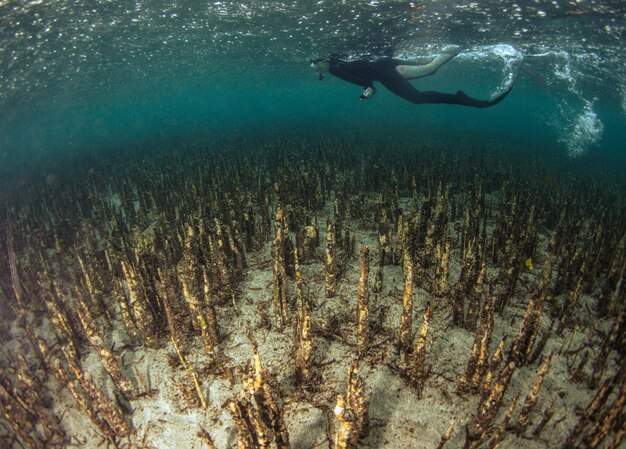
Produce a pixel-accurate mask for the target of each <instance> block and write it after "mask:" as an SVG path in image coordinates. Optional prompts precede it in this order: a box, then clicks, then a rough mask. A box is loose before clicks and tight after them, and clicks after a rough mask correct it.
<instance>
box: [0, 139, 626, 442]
mask: <svg viewBox="0 0 626 449" xmlns="http://www.w3.org/2000/svg"><path fill="white" fill-rule="evenodd" d="M560 162H561V165H558V164H555V163H553V164H552V165H549V164H547V163H546V162H544V161H543V160H542V159H541V158H537V157H535V156H533V154H532V153H529V154H528V155H524V157H520V156H519V155H515V154H510V153H507V152H506V151H503V150H499V149H493V150H483V151H477V150H475V149H448V148H422V149H416V148H406V149H405V148H397V149H391V148H387V147H380V146H375V145H369V146H368V145H365V146H364V145H357V144H356V143H347V142H344V141H341V142H338V141H333V140H328V141H324V142H303V143H292V142H279V143H276V144H271V145H270V144H268V145H263V146H261V145H259V144H254V143H252V142H242V143H240V144H237V145H235V144H232V145H228V146H227V147H226V148H213V149H204V150H192V149H186V150H181V151H178V152H172V153H167V152H159V151H155V153H153V154H136V153H124V152H121V153H120V154H114V155H102V156H101V157H96V156H94V157H92V158H89V159H88V160H85V161H81V160H77V161H74V168H73V169H72V170H68V171H67V172H66V173H65V174H60V173H59V174H55V175H54V176H44V175H41V176H33V177H32V179H30V180H29V182H28V183H26V184H21V185H19V186H17V185H16V186H14V188H7V189H6V191H4V192H2V194H1V195H0V312H1V313H2V318H1V322H0V333H1V335H2V341H3V350H2V351H1V352H0V446H2V447H18V443H17V442H19V444H20V445H21V446H22V447H25V448H48V447H62V446H64V445H70V444H72V435H70V434H69V433H68V431H67V429H66V427H65V425H64V422H65V417H64V416H62V414H61V413H59V412H58V410H59V408H58V407H56V408H55V407H54V405H55V400H56V399H55V394H54V391H58V390H59V389H62V390H64V391H67V392H69V394H70V395H71V397H72V398H73V399H72V400H73V401H74V402H73V404H72V405H71V407H73V408H74V409H76V410H80V411H81V413H83V414H84V416H85V418H86V420H90V421H91V423H92V424H93V427H94V428H95V429H97V430H98V432H99V434H100V435H101V436H102V437H103V438H104V439H105V440H106V441H108V442H109V443H113V444H119V443H120V442H122V441H126V442H128V443H129V444H134V445H135V446H133V447H143V446H142V444H143V442H142V441H138V440H137V438H136V435H137V433H136V432H135V430H136V429H135V428H134V425H133V422H134V420H133V410H134V409H135V408H136V407H140V405H141V404H142V401H145V400H149V399H150V398H151V397H153V396H154V395H155V394H157V392H158V391H159V389H165V388H177V386H178V388H181V391H184V392H186V393H185V397H186V398H187V399H188V406H189V407H190V408H192V409H197V410H198V412H199V413H200V412H203V411H204V413H209V412H210V411H211V410H218V411H219V410H220V408H221V407H222V404H217V403H215V402H214V400H213V399H212V398H211V397H210V396H207V394H206V392H207V386H208V385H209V384H211V382H212V379H217V378H223V377H225V378H228V379H229V380H230V382H231V384H230V385H231V388H233V391H232V395H231V397H232V399H231V400H230V402H229V407H230V412H231V414H230V415H228V414H227V415H228V416H229V418H228V419H230V420H231V422H233V423H234V428H235V429H236V432H237V438H236V440H237V445H238V447H239V448H241V449H244V448H246V449H247V448H288V447H291V446H290V438H289V434H290V433H291V432H290V431H291V429H289V423H290V422H292V421H290V420H289V419H287V418H288V416H289V413H290V404H293V403H294V402H298V401H299V402H308V403H310V404H315V406H316V407H318V408H321V409H324V410H325V412H326V413H327V414H328V416H329V419H328V422H329V424H328V429H327V435H328V436H327V438H328V440H329V441H328V444H329V445H331V446H332V447H334V448H355V447H358V446H359V444H360V441H363V439H364V438H367V439H369V441H370V443H369V445H370V446H375V445H376V444H378V443H377V442H378V440H377V436H376V432H377V429H380V428H381V427H384V426H379V425H378V423H377V425H376V426H372V425H368V423H369V420H368V416H370V417H371V416H372V414H373V413H376V409H377V406H378V404H377V403H376V402H374V401H372V400H370V394H371V389H372V387H373V385H371V384H370V383H369V382H370V379H369V377H368V375H367V374H368V373H371V372H373V371H376V370H384V372H385V373H386V375H388V376H392V377H397V378H398V379H400V381H401V382H404V384H405V385H406V386H407V388H408V389H409V390H410V391H412V393H411V394H412V395H413V396H412V397H413V399H414V402H415V407H416V408H418V407H422V405H420V404H421V402H422V398H423V397H424V395H425V393H426V392H427V391H429V389H436V388H439V389H444V390H447V389H450V391H451V392H452V393H451V395H449V398H450V399H449V401H451V402H452V403H454V404H462V403H466V402H467V403H472V404H475V408H472V410H473V411H472V413H470V414H469V415H467V414H465V415H461V414H459V415H457V414H455V413H454V412H452V413H451V414H450V416H448V417H447V419H450V423H451V424H450V425H449V426H448V427H447V430H446V428H441V430H440V440H439V444H438V445H436V444H433V447H439V448H442V447H444V446H445V447H464V448H479V447H482V448H495V447H497V446H498V445H499V444H501V442H502V441H504V440H505V439H509V446H508V447H514V446H515V443H514V441H515V439H519V438H525V439H535V442H536V444H537V447H546V446H545V444H546V443H544V442H543V441H544V438H547V439H548V440H549V441H550V443H549V444H551V445H552V446H551V447H556V446H558V445H561V447H562V448H563V449H565V448H596V447H598V448H599V447H603V448H604V447H606V448H617V447H619V446H620V444H622V441H623V439H624V436H625V435H626V425H625V423H626V412H625V410H626V350H625V349H624V348H626V319H625V317H626V315H625V313H626V299H625V296H626V286H625V285H624V276H625V273H626V203H625V201H624V198H625V196H624V195H623V193H624V191H625V189H624V179H621V180H611V179H601V178H599V177H594V175H593V174H590V173H588V172H587V171H586V170H585V168H584V167H581V164H576V163H575V162H572V161H567V160H562V161H560ZM253 261H254V262H253ZM263 272H266V273H267V276H268V277H263V278H262V279H263V282H266V281H268V280H269V279H270V278H271V282H269V283H268V284H267V286H264V287H262V288H259V289H257V290H254V291H252V290H246V287H245V286H246V285H249V284H247V283H246V282H249V281H250V279H251V277H252V276H253V275H255V274H258V273H263ZM370 274H372V275H370ZM250 298H252V299H250ZM251 310H252V312H250V311H251ZM257 312H258V313H257ZM240 316H243V317H247V319H250V320H251V322H247V324H245V322H243V321H241V320H240V321H237V320H238V319H239V317H240ZM250 317H252V318H254V319H252V318H250ZM242 322H243V323H244V325H241V324H242ZM234 323H239V324H234ZM248 332H251V333H254V335H255V338H256V339H257V340H259V341H261V345H263V344H265V343H264V342H265V340H266V337H267V335H274V336H276V338H283V336H284V337H285V338H287V341H288V346H289V347H290V348H291V353H290V355H289V360H290V361H292V362H291V363H284V364H281V365H280V366H277V365H273V364H272V363H271V362H270V364H268V367H269V369H267V370H266V369H265V368H264V367H263V366H262V365H261V354H263V357H264V362H265V363H266V364H267V363H268V362H267V360H268V359H267V358H266V356H265V353H264V352H263V351H261V350H260V346H259V345H258V344H257V343H256V341H255V340H252V343H251V347H252V354H253V363H252V365H250V364H249V363H248V364H245V365H244V362H245V360H237V359H236V357H235V356H234V355H233V353H231V352H230V350H229V349H228V348H232V347H235V346H236V345H234V344H233V342H235V341H240V340H242V335H243V336H244V337H243V340H244V341H245V336H246V335H247V334H248ZM260 336H263V338H262V339H260V338H259V337H260ZM454 336H456V337H454ZM453 337H454V338H456V340H454V342H453V341H452V338H453ZM120 341H123V342H125V343H124V345H123V347H122V348H120V343H119V342H120ZM268 341H271V339H269V340H268ZM280 341H284V340H280ZM472 342H473V343H472ZM330 343H333V345H334V346H333V348H334V349H333V351H335V352H333V353H332V354H329V350H328V348H329V347H330V346H329V345H330ZM245 344H250V343H249V342H248V343H245ZM452 346H454V347H455V348H459V349H458V350H459V351H460V352H459V353H458V355H459V356H460V357H461V358H462V361H461V363H460V364H459V363H449V364H447V365H446V364H442V362H441V361H440V360H439V358H440V356H441V351H442V349H441V348H448V347H452ZM321 348H326V349H321ZM336 348H340V349H336ZM139 350H142V351H152V352H147V353H149V354H152V356H154V357H168V360H170V362H171V365H172V367H173V368H174V372H177V373H180V376H179V378H178V380H177V381H176V382H173V383H172V385H158V384H157V385H149V384H148V383H147V382H146V381H145V379H147V373H141V372H139V371H138V370H137V369H133V368H132V367H131V366H129V365H128V364H126V363H125V362H124V354H132V353H133V351H139ZM338 350H339V351H343V352H342V354H341V355H338V354H337V352H336V351H338ZM248 354H249V353H248ZM89 355H91V356H92V357H91V358H92V361H93V359H94V357H97V358H96V359H95V360H97V364H98V368H97V369H98V370H100V369H101V372H102V373H105V376H106V382H104V381H101V379H102V378H101V376H100V377H96V376H94V375H93V371H92V369H93V368H89V367H88V364H87V359H88V356H89ZM268 357H269V356H268ZM270 360H271V358H270ZM350 360H354V361H353V362H352V363H351V364H350V365H349V366H348V364H349V361H350ZM461 365H462V367H461ZM555 365H558V366H559V367H560V368H559V369H560V371H564V372H565V375H563V373H562V372H561V373H560V376H561V377H560V378H559V380H558V382H560V383H559V385H560V387H559V388H567V387H568V386H572V388H576V389H581V390H584V391H587V396H586V397H588V398H589V402H588V403H587V404H577V405H578V406H579V407H580V410H581V411H580V413H579V414H578V415H577V416H575V415H574V414H573V411H571V410H572V409H573V406H572V404H568V403H567V402H566V400H564V399H562V398H561V397H560V396H559V395H558V389H557V388H556V387H555V386H554V385H555V384H554V383H555V382H557V380H551V381H550V382H546V380H547V379H551V376H552V374H553V373H554V372H555V368H554V367H555ZM337 367H340V368H341V369H335V368H337ZM344 367H348V380H347V387H346V388H345V389H344V387H343V385H344V383H343V382H344V381H343V380H342V379H339V378H333V376H334V375H335V374H334V373H336V372H339V371H341V372H343V373H345V370H344ZM270 372H273V373H274V374H273V375H270V374H269V373H270ZM276 372H281V373H282V374H281V375H280V376H278V375H276V374H275V373H276ZM97 379H100V381H98V380H97ZM181 379H182V380H181ZM277 379H280V381H278V380H277ZM442 379H443V380H442ZM525 379H528V381H525ZM555 379H556V378H555ZM442 382H444V384H443V386H442ZM337 385H342V387H341V389H340V390H338V389H337ZM546 385H549V391H545V390H546V388H547V387H546ZM68 397H69V396H68ZM473 407H474V406H473ZM461 408H463V407H460V408H459V409H461ZM465 409H466V408H465ZM55 410H56V412H55ZM566 410H570V411H566ZM567 413H569V415H567V416H569V417H570V419H569V421H566V422H564V423H562V424H561V426H566V427H561V428H560V429H561V430H560V432H561V433H562V438H560V439H559V437H557V436H554V435H551V436H549V437H546V432H547V431H548V430H549V429H551V428H554V426H556V425H557V424H558V422H557V423H555V422H554V420H553V416H555V415H562V414H567ZM377 416H378V418H377V419H378V420H380V419H383V418H380V414H379V415H377ZM447 419H446V420H447ZM218 430H219V429H218V428H217V427H216V428H213V429H211V428H203V429H198V438H199V439H202V440H204V441H205V442H206V443H207V444H209V445H210V446H213V444H214V443H213V441H218V440H219V439H216V434H217V433H218ZM319 438H320V439H321V438H324V435H320V436H319ZM415 438H419V436H415ZM455 445H456V446H455ZM541 445H543V446H541ZM555 445H556V446H555ZM217 446H219V444H218V443H216V447H217ZM415 446H420V447H421V446H422V445H421V444H416V445H415Z"/></svg>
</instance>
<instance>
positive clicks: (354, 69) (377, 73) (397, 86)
mask: <svg viewBox="0 0 626 449" xmlns="http://www.w3.org/2000/svg"><path fill="white" fill-rule="evenodd" d="M399 65H412V66H415V65H419V64H416V63H414V62H408V61H402V60H399V59H394V58H389V57H384V58H378V59H371V60H370V59H358V60H355V61H345V60H342V59H341V57H340V56H338V55H333V56H331V57H330V63H329V69H328V71H329V72H330V73H331V74H332V75H335V76H336V77H338V78H341V79H342V80H345V81H348V82H350V83H353V84H357V85H359V86H363V88H368V87H371V88H374V85H373V83H374V81H379V82H380V83H381V84H382V85H383V86H385V87H386V88H387V89H388V90H390V91H391V92H393V93H394V94H396V95H397V96H399V97H402V98H404V99H405V100H407V101H410V102H411V103H414V104H422V103H445V104H460V105H463V106H471V107H474V108H487V107H489V106H494V105H496V104H498V103H499V102H500V101H502V100H503V99H504V97H506V96H507V95H508V94H509V92H510V91H511V87H512V86H513V83H511V86H510V87H509V88H508V89H507V90H506V91H504V92H503V93H502V94H500V95H498V96H497V97H495V98H492V99H491V100H477V99H475V98H471V97H469V96H468V95H466V94H465V93H464V92H463V91H460V90H459V91H457V93H456V94H446V93H442V92H434V91H426V92H420V91H419V90H417V89H415V88H414V87H413V85H412V84H411V83H409V81H408V80H406V79H405V78H404V77H403V76H402V75H400V73H398V71H397V70H396V67H397V66H399Z"/></svg>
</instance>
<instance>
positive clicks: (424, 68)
mask: <svg viewBox="0 0 626 449" xmlns="http://www.w3.org/2000/svg"><path fill="white" fill-rule="evenodd" d="M459 53H460V50H459V49H455V50H453V51H449V52H446V53H443V54H441V55H439V56H437V57H435V59H433V60H432V61H430V62H429V63H428V64H422V65H413V64H408V63H406V64H399V65H397V66H396V71H397V72H398V73H399V74H400V75H402V77H403V78H404V79H407V80H412V79H415V78H422V77H424V76H429V75H433V74H434V73H435V72H436V71H437V70H439V67H441V66H442V65H444V64H445V63H446V62H448V61H449V60H451V59H452V58H454V57H455V56H456V55H458V54H459Z"/></svg>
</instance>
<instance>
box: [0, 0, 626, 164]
mask: <svg viewBox="0 0 626 449" xmlns="http://www.w3.org/2000/svg"><path fill="white" fill-rule="evenodd" d="M270 3H271V4H267V3H264V2H246V3H245V4H244V3H240V2H211V3H201V2H176V3H165V2H154V3H150V4H148V3H143V2H108V1H99V2H85V3H79V2H70V1H61V0H58V1H33V2H29V3H23V2H10V1H4V2H0V13H1V14H0V30H1V40H2V43H3V45H2V49H1V50H0V87H1V90H0V92H1V95H0V111H1V113H0V148H1V152H0V157H1V159H0V160H1V161H2V162H3V164H2V165H3V167H5V168H7V167H10V168H11V171H14V170H15V167H18V168H23V167H24V166H25V165H28V164H31V163H37V161H41V160H47V159H49V158H54V157H55V156H58V155H59V154H77V155H78V157H80V154H81V153H83V152H94V151H95V152H98V151H110V150H114V149H115V148H120V147H124V148H128V147H133V146H142V147H145V146H159V147H168V146H172V148H175V147H176V146H179V145H190V144H192V145H202V144H203V142H214V141H215V140H219V139H222V138H227V139H234V138H239V137H241V138H244V139H247V138H251V137H252V138H255V139H259V138H267V139H271V138H273V137H276V136H277V135H285V136H286V135H295V136H298V135H302V136H313V137H314V136H323V135H328V134H329V133H332V134H341V135H346V136H349V137H354V136H359V137H360V138H363V139H370V140H372V139H379V140H382V141H384V142H386V143H391V144H393V142H394V141H396V140H397V141H404V140H406V141H427V142H432V141H435V142H439V143H442V144H446V145H447V144H449V145H477V146H480V145H484V144H486V143H489V144H496V145H502V146H511V147H512V148H513V147H515V148H522V149H523V148H529V147H532V148H534V149H544V150H545V151H557V152H563V153H567V154H570V155H572V156H575V157H581V156H585V157H590V155H592V156H593V157H595V158H597V157H600V156H601V155H603V156H606V157H609V158H616V157H617V158H618V159H619V160H622V159H623V157H622V155H623V153H624V149H623V148H624V144H623V142H624V141H626V131H625V129H626V126H624V125H625V124H626V112H625V107H626V87H625V86H624V77H625V75H624V72H623V66H624V59H625V55H624V48H623V33H624V23H625V19H624V17H625V16H624V7H623V5H622V4H621V2H595V3H592V4H586V3H585V2H580V3H578V4H577V6H576V7H574V6H572V4H570V3H567V2H552V3H551V4H550V5H545V4H543V3H536V2H532V3H527V4H523V3H521V2H518V3H513V4H511V5H505V6H502V4H500V2H482V3H481V2H477V3H472V4H471V5H473V6H471V7H469V6H464V5H453V4H447V3H441V4H438V5H430V6H429V5H417V4H415V3H411V2H395V1H394V2H341V1H339V2H324V1H319V2H293V3H291V2H290V3H286V2H285V3H281V2H276V3H274V2H270ZM381 43H383V44H384V45H383V47H385V46H389V45H391V46H393V48H394V49H395V53H396V54H397V55H398V56H401V57H407V58H412V59H418V60H423V61H424V62H427V61H428V58H429V56H433V55H435V54H437V53H438V52H440V51H441V50H442V49H443V48H445V47H446V46H448V45H451V44H454V45H459V46H460V47H461V48H462V50H463V51H462V53H461V54H460V55H459V56H457V57H456V58H455V59H454V60H452V61H451V62H450V63H448V64H446V65H445V66H444V67H442V68H441V69H440V71H439V72H438V73H437V74H436V75H435V76H432V77H429V78H425V79H421V80H417V81H414V85H415V86H416V88H418V89H424V90H427V89H436V90H441V91H446V92H455V91H456V90H458V89H463V90H465V91H466V92H468V93H469V94H470V95H473V96H476V97H479V98H489V96H491V95H492V94H493V93H494V92H495V91H497V89H498V87H499V86H500V85H501V83H502V80H503V79H505V78H506V77H507V76H510V75H511V73H512V71H513V70H514V68H513V67H512V66H511V65H510V62H511V61H512V60H513V59H514V56H515V57H517V56H519V55H523V56H524V64H525V67H526V68H527V70H523V71H522V73H521V74H520V76H519V79H518V82H517V83H516V85H515V87H514V90H513V92H512V94H511V95H510V96H509V97H508V98H507V99H505V101H504V102H502V103H501V104H499V105H497V106H496V107H494V108H490V109H486V110H475V109H471V108H463V107H459V106H447V105H420V106H415V105H412V104H409V103H407V102H404V101H403V100H401V99H399V98H397V97H395V96H393V95H392V94H391V93H389V92H387V91H385V90H384V88H382V87H381V89H379V92H378V93H377V94H376V96H375V97H374V98H373V99H372V100H370V101H367V102H360V101H359V100H358V96H359V93H360V89H359V87H357V86H353V85H349V84H347V83H345V82H343V81H341V80H338V79H333V77H331V76H327V78H326V79H325V80H324V81H322V82H319V81H318V80H317V77H316V75H315V74H314V73H312V72H311V70H310V69H309V67H308V59H309V58H311V57H315V56H318V55H321V54H326V53H328V52H344V53H348V54H350V55H352V56H353V57H356V56H358V55H360V54H363V53H372V52H375V51H377V50H379V49H380V48H381ZM512 55H513V56H512ZM625 167H626V165H625Z"/></svg>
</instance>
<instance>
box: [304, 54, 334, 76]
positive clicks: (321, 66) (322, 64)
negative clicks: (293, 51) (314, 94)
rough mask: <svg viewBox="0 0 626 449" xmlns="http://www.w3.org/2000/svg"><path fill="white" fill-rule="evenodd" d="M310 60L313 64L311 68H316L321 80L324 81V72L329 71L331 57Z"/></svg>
mask: <svg viewBox="0 0 626 449" xmlns="http://www.w3.org/2000/svg"><path fill="white" fill-rule="evenodd" d="M309 62H310V64H311V68H312V69H313V70H315V72H316V73H317V74H318V75H319V80H320V81H322V80H323V79H324V74H325V73H326V72H328V67H329V64H330V58H329V57H325V58H318V59H311V61H309Z"/></svg>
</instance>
